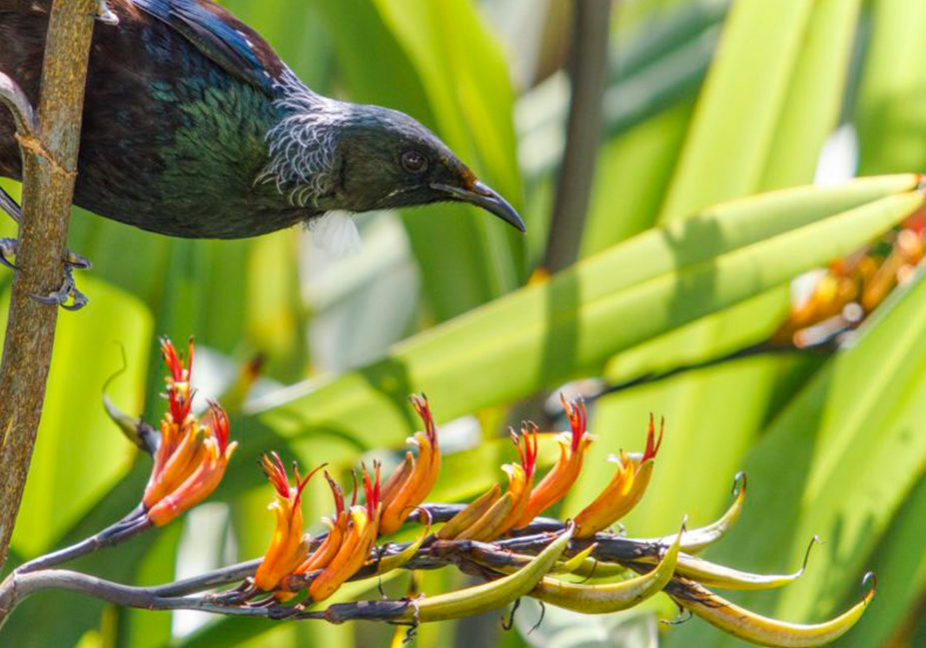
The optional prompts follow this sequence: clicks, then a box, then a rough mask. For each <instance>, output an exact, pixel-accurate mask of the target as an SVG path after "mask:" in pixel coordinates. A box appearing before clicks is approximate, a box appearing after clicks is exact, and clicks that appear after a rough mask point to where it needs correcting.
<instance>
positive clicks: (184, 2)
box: [129, 0, 286, 93]
mask: <svg viewBox="0 0 926 648" xmlns="http://www.w3.org/2000/svg"><path fill="white" fill-rule="evenodd" d="M129 1H130V2H131V3H132V4H134V5H135V6H137V7H138V8H139V9H141V10H142V11H144V12H146V13H148V14H150V15H151V16H154V17H155V18H157V19H159V20H162V21H163V22H165V23H167V24H168V25H170V26H171V27H172V28H173V29H175V30H177V31H178V32H179V33H181V34H183V35H184V36H185V37H186V38H187V40H189V41H190V42H191V43H192V44H193V45H195V46H196V48H197V49H199V50H200V51H201V52H202V53H203V54H205V55H206V56H207V57H209V58H210V59H212V60H213V61H214V62H215V63H217V64H218V65H220V66H222V67H223V68H224V69H225V70H227V71H228V72H230V73H231V74H233V75H235V76H237V77H239V78H241V79H242V80H244V81H247V82H248V83H251V84H253V85H255V86H257V87H259V88H261V89H263V90H265V91H267V92H268V93H273V88H274V84H275V82H276V81H277V80H278V79H279V78H280V76H281V75H282V73H283V71H284V70H285V67H286V66H285V65H284V64H283V62H282V61H281V60H280V57H279V56H277V54H276V52H274V51H273V48H271V47H270V45H269V44H268V43H267V41H265V40H264V39H263V38H262V37H261V36H260V34H258V33H257V32H256V31H254V30H253V29H251V28H250V27H248V26H247V25H245V24H244V23H243V22H241V21H240V20H238V19H237V18H235V17H234V16H233V15H232V14H231V13H230V12H229V11H228V10H227V9H224V8H223V7H220V6H219V5H217V4H215V3H213V2H211V1H210V0H129Z"/></svg>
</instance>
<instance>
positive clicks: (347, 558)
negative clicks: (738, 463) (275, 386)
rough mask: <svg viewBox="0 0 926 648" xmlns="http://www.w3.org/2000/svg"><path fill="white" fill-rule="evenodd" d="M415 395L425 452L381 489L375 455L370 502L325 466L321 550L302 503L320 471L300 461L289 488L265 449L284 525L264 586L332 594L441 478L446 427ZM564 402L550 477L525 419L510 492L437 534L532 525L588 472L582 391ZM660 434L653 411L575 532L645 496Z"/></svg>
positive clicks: (604, 522) (278, 593) (597, 526)
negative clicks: (329, 504) (330, 504)
mask: <svg viewBox="0 0 926 648" xmlns="http://www.w3.org/2000/svg"><path fill="white" fill-rule="evenodd" d="M411 400H412V404H413V405H414V407H415V409H416V410H417V412H418V414H419V415H420V416H421V419H422V421H423V422H424V430H423V431H420V432H416V433H415V435H414V436H413V437H412V438H411V439H410V441H411V442H412V443H414V444H415V445H417V447H418V454H417V457H416V456H415V455H413V454H412V453H411V452H409V453H407V454H406V455H405V458H404V460H403V461H402V462H401V463H400V464H399V466H398V467H397V468H396V470H395V472H394V473H393V474H392V476H391V477H390V478H389V480H388V481H387V482H386V484H385V486H384V487H382V488H381V487H380V466H379V464H378V463H374V465H373V471H372V473H371V472H370V471H368V470H367V469H366V467H364V468H363V470H362V478H363V490H364V494H365V503H364V504H362V505H358V504H357V501H356V500H357V491H358V490H359V489H358V488H357V486H356V484H355V488H354V496H353V501H352V502H351V505H350V507H346V506H345V503H344V493H343V491H342V490H341V487H340V486H338V485H337V484H336V483H335V482H334V480H333V479H332V478H331V476H330V475H328V474H327V473H325V478H326V479H327V480H328V484H329V486H330V488H331V493H332V495H333V497H334V504H335V513H334V515H333V516H332V517H331V518H328V519H325V520H323V521H324V523H325V525H326V526H327V527H328V532H327V535H326V536H325V537H324V538H323V539H322V540H321V542H319V543H317V544H316V545H315V548H314V549H312V546H313V542H312V539H311V538H310V537H309V536H308V535H306V534H304V533H303V519H302V513H301V511H300V508H299V504H300V495H301V493H302V490H303V488H304V487H305V485H306V483H307V482H308V480H309V478H310V477H311V476H312V474H313V473H314V472H315V471H313V473H310V474H309V475H307V476H306V477H301V476H300V474H299V471H298V470H297V469H294V471H293V472H294V473H295V483H294V485H293V486H292V487H290V485H289V482H288V479H287V476H286V471H285V469H284V468H283V464H282V462H281V461H280V458H279V457H278V456H277V455H276V454H274V455H273V458H272V459H271V458H268V457H265V458H264V471H265V473H266V474H267V477H268V479H269V480H270V482H271V484H273V486H274V488H275V489H276V499H275V501H274V502H273V503H272V504H271V508H272V509H273V510H274V511H275V512H276V529H275V531H274V533H273V537H272V539H271V541H270V546H269V547H268V548H267V551H266V553H265V554H264V559H263V562H262V563H261V565H260V567H259V568H258V570H257V573H256V574H255V577H254V585H255V586H256V587H257V588H258V589H260V590H261V591H264V592H274V596H275V597H276V598H277V599H278V600H290V599H292V598H294V597H295V596H296V594H295V592H297V591H299V590H300V589H302V588H306V587H307V590H308V598H307V600H310V601H316V602H317V601H322V600H324V599H327V598H328V597H330V596H331V595H332V594H333V593H334V592H335V591H336V590H337V589H338V588H339V587H340V586H341V585H342V584H343V583H344V582H345V581H347V580H348V579H350V578H351V577H353V576H354V575H355V574H357V572H358V571H360V569H361V568H362V567H363V566H364V564H365V563H367V561H368V560H370V558H371V551H372V549H373V546H374V544H375V542H376V539H377V537H379V536H381V535H388V534H391V533H394V532H395V531H397V530H398V529H399V528H400V527H401V526H402V525H403V524H404V523H405V520H406V519H407V518H408V515H409V514H410V513H411V512H412V511H413V510H415V509H416V508H417V507H418V506H419V505H420V504H421V502H423V501H424V498H425V497H427V495H428V493H429V492H430V490H431V489H432V487H433V486H434V483H435V482H436V480H437V476H438V472H439V470H440V464H441V457H440V448H439V445H438V439H437V426H436V425H435V424H434V418H433V416H432V415H431V411H430V409H429V407H428V403H427V400H425V399H424V398H423V397H413V398H412V399H411ZM563 406H564V409H565V411H566V415H567V418H568V420H569V427H570V430H569V432H565V433H563V434H561V435H559V436H558V437H557V438H556V442H557V443H558V445H559V448H560V454H559V459H558V460H557V461H556V463H555V465H554V466H553V467H552V468H551V469H550V470H549V472H547V474H546V475H545V476H544V477H543V479H541V480H540V482H539V483H538V484H536V485H534V478H535V475H536V472H537V457H538V450H539V441H538V438H539V434H538V432H537V427H536V426H535V425H533V424H530V423H525V424H524V426H523V427H522V429H521V431H520V433H514V432H513V431H512V433H511V438H512V442H513V443H514V445H515V447H516V448H517V452H518V459H519V460H518V461H517V462H515V463H511V464H506V465H504V466H502V470H503V471H504V472H505V474H506V475H507V477H508V485H507V488H506V489H505V492H504V494H502V487H501V485H500V484H495V485H494V486H493V487H492V488H491V489H490V490H489V491H488V492H486V493H485V494H484V495H482V496H481V497H479V498H478V499H477V500H476V501H474V502H473V503H472V504H470V505H469V506H467V507H465V508H464V509H463V510H462V511H460V512H459V513H457V514H456V515H455V516H454V517H452V518H451V519H450V520H449V521H448V522H447V523H446V524H444V526H443V527H442V528H441V529H440V530H439V531H438V532H437V534H436V536H437V538H438V539H443V540H455V539H467V540H479V541H491V540H495V539H497V538H500V537H502V536H504V535H505V534H507V533H508V532H509V531H511V530H512V529H515V528H519V527H523V526H526V525H527V524H529V523H530V522H531V521H532V520H533V519H534V518H536V517H537V516H538V515H540V514H541V513H543V511H545V510H546V509H548V508H549V507H551V506H552V505H554V504H556V503H557V502H559V501H560V500H561V499H562V498H563V497H564V496H565V495H566V493H568V492H569V490H570V488H572V486H573V484H574V483H575V481H576V479H577V478H578V477H579V474H580V472H581V469H582V464H583V461H584V457H585V452H586V451H587V449H588V447H589V445H590V444H591V443H592V440H593V438H592V435H591V434H589V432H588V427H587V426H588V417H587V414H586V410H585V403H584V402H583V401H582V399H581V398H579V399H576V400H575V401H573V402H571V403H569V402H566V401H565V400H564V401H563ZM661 443H662V431H660V434H659V437H658V438H657V437H656V431H655V424H654V422H653V419H652V416H651V417H650V425H649V430H648V432H647V438H646V449H645V451H644V452H643V453H642V454H638V455H630V454H627V453H624V452H622V453H621V455H620V459H619V460H617V461H618V469H617V473H616V474H615V476H614V478H613V479H612V480H611V483H609V484H608V485H607V486H606V487H605V489H604V491H603V492H602V493H601V495H599V496H598V497H597V498H596V499H595V500H594V501H593V502H592V503H591V504H590V505H589V506H588V507H586V508H585V509H584V510H583V511H582V512H581V513H579V515H578V516H577V517H576V520H575V529H576V531H575V533H576V536H578V537H588V536H591V535H594V534H595V533H597V532H598V531H600V530H602V529H604V528H606V527H607V526H609V525H611V524H613V523H614V522H616V521H617V520H619V519H620V518H621V517H623V516H624V515H626V514H627V513H628V512H629V511H630V510H631V509H632V508H633V507H634V506H635V505H636V504H637V503H638V502H639V501H640V498H641V497H642V496H643V492H644V491H645V489H646V487H647V485H648V484H649V481H650V476H651V474H652V470H653V463H654V460H655V458H656V455H657V453H658V452H659V447H660V445H661ZM315 470H316V471H317V470H318V468H316V469H315ZM425 534H426V535H427V532H425ZM423 540H424V537H422V538H421V540H419V542H418V543H417V544H416V545H415V546H414V547H412V549H411V552H412V553H413V552H414V549H416V548H417V547H420V546H421V542H422V541H423ZM406 559H407V558H406ZM390 568H394V566H393V567H390Z"/></svg>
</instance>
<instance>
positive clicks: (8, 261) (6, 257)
mask: <svg viewBox="0 0 926 648" xmlns="http://www.w3.org/2000/svg"><path fill="white" fill-rule="evenodd" d="M18 246H19V241H17V240H16V239H11V238H0V264H3V265H5V266H6V267H7V268H9V269H10V270H19V268H17V267H16V264H15V263H13V259H15V258H16V248H17V247H18Z"/></svg>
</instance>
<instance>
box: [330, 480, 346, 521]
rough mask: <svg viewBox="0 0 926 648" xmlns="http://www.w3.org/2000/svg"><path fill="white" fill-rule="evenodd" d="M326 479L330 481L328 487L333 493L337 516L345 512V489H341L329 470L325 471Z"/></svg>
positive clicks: (335, 514)
mask: <svg viewBox="0 0 926 648" xmlns="http://www.w3.org/2000/svg"><path fill="white" fill-rule="evenodd" d="M325 479H326V480H327V482H328V487H329V488H331V495H332V497H334V516H335V518H337V517H338V516H339V515H341V513H343V512H344V491H343V490H341V487H340V486H339V485H338V484H337V482H335V481H334V480H333V479H332V478H331V475H329V474H328V471H327V470H326V471H325Z"/></svg>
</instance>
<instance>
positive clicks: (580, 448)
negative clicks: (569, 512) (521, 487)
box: [517, 396, 592, 527]
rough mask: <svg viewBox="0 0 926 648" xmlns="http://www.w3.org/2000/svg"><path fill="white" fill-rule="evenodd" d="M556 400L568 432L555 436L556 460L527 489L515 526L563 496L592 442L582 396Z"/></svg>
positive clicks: (579, 468) (530, 518)
mask: <svg viewBox="0 0 926 648" xmlns="http://www.w3.org/2000/svg"><path fill="white" fill-rule="evenodd" d="M560 400H561V401H562V403H563V408H564V409H565V410H566V416H567V417H568V419H569V427H570V429H571V432H570V433H564V434H562V435H559V438H558V439H557V443H559V459H557V461H556V465H555V466H553V468H551V469H550V472H548V473H547V474H546V476H545V477H544V478H543V479H542V480H541V481H540V483H539V484H537V486H535V487H534V490H532V491H531V495H530V500H529V501H528V504H527V510H525V512H524V515H523V516H521V519H520V520H518V524H517V526H519V527H522V526H525V525H526V524H529V523H530V521H531V520H533V519H534V518H535V517H537V516H538V515H540V514H541V513H543V512H544V511H545V510H547V509H548V508H550V507H551V506H553V505H554V504H556V503H557V502H558V501H560V500H561V499H563V497H565V496H566V493H568V492H569V489H570V488H572V485H573V484H574V483H575V481H576V479H578V477H579V472H580V471H581V470H582V461H583V459H584V458H585V451H586V450H587V449H588V446H590V445H591V443H592V435H591V434H589V433H588V431H587V430H588V417H587V415H586V412H585V402H584V401H583V400H582V397H581V396H580V397H579V398H576V399H575V400H574V401H573V402H572V403H571V404H570V403H568V402H566V398H565V397H564V396H560Z"/></svg>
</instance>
